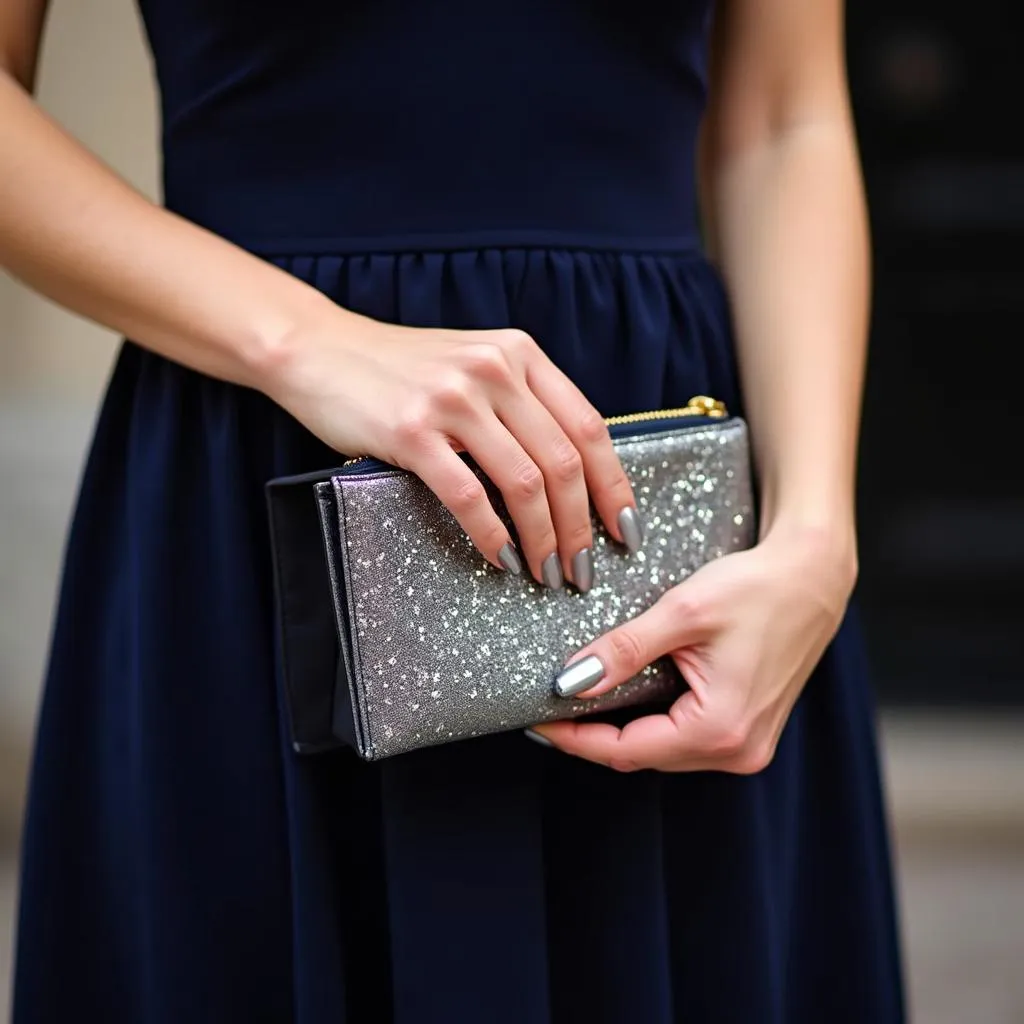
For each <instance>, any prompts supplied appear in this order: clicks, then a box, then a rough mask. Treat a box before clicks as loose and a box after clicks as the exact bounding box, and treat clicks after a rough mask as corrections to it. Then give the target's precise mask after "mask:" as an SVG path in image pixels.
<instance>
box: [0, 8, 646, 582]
mask: <svg viewBox="0 0 1024 1024" xmlns="http://www.w3.org/2000/svg"><path fill="white" fill-rule="evenodd" d="M45 7H46V0H4V2H3V3H2V4H0V195H2V196H3V202H2V203H0V266H4V267H5V268H6V269H7V270H9V271H10V272H11V273H12V274H14V275H15V276H17V277H19V278H21V279H22V280H23V281H25V282H26V283H27V284H29V285H30V286H31V287H34V288H35V289H36V290H37V291H39V292H41V293H43V294H44V295H46V296H48V297H49V298H51V299H53V300H55V301H56V302H59V303H61V304H62V305H64V306H66V307H68V308H69V309H72V310H74V311H75V312H77V313H80V314H82V315H84V316H88V317H91V318H92V319H94V320H96V321H98V322H99V323H102V324H105V325H106V326H108V327H111V328H113V329H114V330H116V331H118V332H120V333H122V334H125V335H127V336H128V337H130V338H132V339H133V340H135V341H136V342H137V343H138V344H140V345H143V346H145V347H147V348H149V349H151V350H152V351H154V352H157V353H159V354H161V355H164V356H166V357H168V358H169V359H173V360H175V361H176V362H179V363H182V364H184V365H186V366H190V367H192V368H194V369H196V370H200V371H201V372H203V373H206V374H209V375H211V376H214V377H220V378H222V379H224V380H227V381H231V382H234V383H237V384H242V385H245V386H248V387H252V388H256V389H258V390H260V391H263V392H264V393H265V394H267V395H268V396H270V397H271V398H272V399H274V400H275V401H276V402H277V403H278V404H279V405H281V406H282V407H284V408H285V409H287V410H288V411H289V412H290V413H291V414H292V415H294V416H295V418H296V419H297V420H299V422H301V423H302V424H303V425H304V426H306V427H307V428H308V429H309V430H311V431H312V432H313V433H314V434H316V435H317V436H318V437H319V438H320V439H321V440H323V441H325V442H326V443H327V444H329V445H330V446H331V447H333V448H335V449H336V450H337V451H339V452H343V453H346V454H348V455H373V456H376V457H378V458H381V459H384V460H385V461H387V462H390V463H392V464H394V465H397V466H401V467H403V468H405V469H408V470H411V471H412V472H414V473H416V474H417V475H418V476H420V477H421V478H422V479H423V480H424V481H425V482H426V484H427V485H428V486H429V487H430V488H431V489H432V490H433V491H434V492H435V494H437V496H438V497H439V498H440V500H441V501H442V502H443V503H444V504H445V505H446V506H447V507H448V508H449V509H450V510H451V511H452V513H453V514H454V515H455V517H456V518H457V519H458V521H459V522H460V523H461V525H462V526H463V527H464V528H465V530H466V533H467V534H468V535H469V537H470V538H471V539H472V541H473V542H474V544H476V546H477V547H478V548H479V549H480V551H481V552H482V553H483V554H484V555H485V557H487V558H488V559H489V560H490V561H491V563H492V564H494V565H496V566H499V567H500V562H499V560H498V553H499V551H500V550H501V549H502V547H503V546H504V545H505V544H506V543H507V542H509V541H510V537H509V534H508V531H507V529H506V527H505V526H504V524H503V523H502V522H501V520H500V519H499V518H498V515H497V513H496V512H495V510H494V509H493V508H492V507H491V505H490V503H489V502H488V500H487V497H486V494H485V492H484V489H483V487H482V485H481V484H480V482H479V480H478V479H477V477H476V476H475V475H474V474H473V473H472V472H471V471H470V469H469V468H468V467H467V466H466V464H465V463H464V462H463V460H462V459H460V458H459V457H458V455H457V454H456V452H457V451H467V452H469V454H470V455H472V456H473V457H474V458H475V459H476V461H477V462H478V463H479V464H480V466H481V467H482V468H483V469H484V471H485V472H486V473H487V475H488V476H489V477H490V479H491V480H492V481H493V482H494V483H495V484H496V485H497V486H498V488H499V489H500V491H501V493H502V497H503V499H504V501H505V504H506V506H507V507H508V510H509V512H510V513H511V516H512V519H513V521H514V523H515V525H516V530H517V533H518V536H519V540H520V543H521V545H522V548H523V553H524V554H525V556H526V561H527V564H528V566H529V569H530V571H531V572H532V573H533V575H534V577H535V578H537V579H538V580H540V579H542V572H541V566H542V563H543V561H544V559H545V558H547V557H548V556H549V555H550V554H551V553H552V552H555V551H557V552H558V554H559V560H560V562H561V565H562V571H563V573H564V575H565V577H566V579H572V558H573V556H574V555H575V554H577V553H578V552H579V551H581V550H582V549H584V548H589V547H590V546H591V544H592V531H591V520H590V502H591V501H592V502H593V504H594V507H595V508H596V510H597V512H598V515H599V516H600V517H601V519H602V521H603V522H604V524H605V526H606V527H607V529H608V531H609V533H610V534H611V535H612V536H613V537H615V538H616V539H618V540H621V539H622V537H621V533H620V530H619V526H618V516H619V513H620V512H621V511H622V509H623V508H625V507H626V506H635V501H634V498H633V493H632V489H631V487H630V484H629V481H628V480H627V479H626V476H625V473H624V472H623V469H622V466H621V464H620V463H619V460H618V457H617V456H616V454H615V451H614V449H613V448H612V444H611V439H610V437H609V435H608V430H607V428H606V427H605V424H604V421H603V419H602V418H601V416H600V415H599V413H598V412H597V410H596V409H594V407H593V406H592V405H591V404H590V403H589V402H588V401H587V400H586V398H584V396H583V394H582V393H581V392H580V390H579V389H578V388H577V387H576V386H575V385H574V384H573V383H572V381H570V380H569V379H568V378H567V377H566V376H565V375H564V374H563V373H562V372H561V371H560V370H559V369H557V367H555V365H554V364H553V363H552V362H551V360H550V359H548V357H547V356H546V355H545V354H544V353H543V352H542V351H541V349H540V348H539V346H538V345H537V344H536V342H535V341H534V340H533V339H532V338H530V337H529V336H528V335H527V334H525V333H524V332H522V331H519V330H491V331H449V330H424V329H417V328H409V327H401V326H396V325H394V324H385V323H380V322H378V321H375V320H371V319H368V318H367V317H363V316H358V315H356V314H355V313H352V312H350V311H348V310H345V309H342V308H341V307H339V306H337V305H335V304H334V303H332V302H331V301H330V300H328V299H327V298H326V297H325V296H323V295H322V294H320V293H319V292H317V291H316V290H315V289H313V288H312V287H310V286H309V285H307V284H305V283H303V282H301V281H298V280H297V279H295V278H293V277H291V276H290V275H288V274H286V273H285V272H284V271H282V270H279V269H277V268H275V267H273V266H270V265H269V264H267V263H265V262H264V261H262V260H260V259H258V258H256V257H255V256H253V255H251V254H249V253H246V252H245V251H243V250H242V249H240V248H238V247H236V246H234V245H232V244H230V243H229V242H227V241H225V240H223V239H221V238H218V237H216V236H215V235H213V234H211V233H210V232H207V231H205V230H203V229H201V228H199V227H197V226H196V225H194V224H191V223H189V222H187V221H185V220H183V219H182V218H180V217H177V216H175V215H174V214H172V213H170V212H168V211H166V210H163V209H161V208H160V207H158V206H156V205H154V204H153V203H151V202H150V201H149V200H147V199H145V198H144V197H143V196H141V195H140V194H139V193H137V192H136V191H134V190H133V189H132V188H131V187H130V186H129V185H128V184H127V183H125V182H124V181H122V180H121V179H120V178H119V177H117V175H115V174H114V172H113V171H111V170H110V168H108V167H106V166H104V165H103V164H102V163H101V162H100V161H99V160H97V159H96V158H95V157H94V156H93V155H92V154H90V153H89V152H88V151H87V150H85V149H84V148H83V147H82V146H81V145H79V144H78V143H77V142H76V141H75V140H74V139H72V138H71V137H70V136H68V135H67V134H66V133H65V132H64V131H63V130H62V129H61V128H60V127H59V126H58V125H57V124H55V123H54V122H53V121H52V120H50V119H49V118H48V117H47V116H46V115H45V114H44V113H43V112H42V111H41V110H40V109H39V107H38V106H36V105H35V104H34V103H33V102H32V100H31V97H30V91H31V86H32V82H33V77H34V74H35V68H36V61H37V57H38V51H39V43H40V35H41V30H42V24H43V19H44V14H45Z"/></svg>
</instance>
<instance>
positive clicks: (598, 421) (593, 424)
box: [579, 406, 608, 444]
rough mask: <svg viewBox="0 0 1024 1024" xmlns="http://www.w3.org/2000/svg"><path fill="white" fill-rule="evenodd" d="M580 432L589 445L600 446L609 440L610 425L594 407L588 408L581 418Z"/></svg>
mask: <svg viewBox="0 0 1024 1024" xmlns="http://www.w3.org/2000/svg"><path fill="white" fill-rule="evenodd" d="M579 432H580V437H581V438H582V439H583V440H584V441H585V442H586V443H587V444H600V443H601V442H602V441H605V440H607V439H608V424H607V423H605V421H604V418H603V417H602V416H601V414H600V413H599V412H598V411H597V410H596V409H595V408H594V407H593V406H588V407H587V409H586V411H585V412H584V413H583V415H582V416H581V417H580V423H579Z"/></svg>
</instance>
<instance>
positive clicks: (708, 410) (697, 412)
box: [342, 395, 729, 466]
mask: <svg viewBox="0 0 1024 1024" xmlns="http://www.w3.org/2000/svg"><path fill="white" fill-rule="evenodd" d="M728 415H729V413H728V410H727V409H726V408H725V402H720V401H718V399H717V398H709V397H708V396H707V395H694V396H693V398H691V399H690V400H689V401H688V402H687V403H686V405H683V406H680V407H679V408H678V409H655V410H652V411H651V412H630V413H626V414H625V415H623V416H609V417H608V418H607V419H605V423H606V424H607V425H608V426H609V427H621V426H625V425H626V424H629V423H647V422H649V421H652V420H675V419H680V418H682V417H684V416H707V417H708V418H709V419H713V420H720V419H722V418H723V417H724V416H728ZM371 458H372V456H370V455H359V456H357V457H356V458H354V459H348V460H346V461H345V462H343V463H342V466H355V465H357V464H358V463H360V462H367V461H369V459H371Z"/></svg>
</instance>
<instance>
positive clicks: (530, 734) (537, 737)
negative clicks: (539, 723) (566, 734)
mask: <svg viewBox="0 0 1024 1024" xmlns="http://www.w3.org/2000/svg"><path fill="white" fill-rule="evenodd" d="M523 735H524V736H525V737H526V738H527V739H531V740H533V742H534V743H539V744H540V745H541V746H542V747H554V743H552V742H551V740H549V739H548V738H547V736H541V734H540V733H539V732H534V731H533V730H532V729H524V730H523Z"/></svg>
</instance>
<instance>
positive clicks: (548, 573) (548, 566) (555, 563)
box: [540, 551, 565, 590]
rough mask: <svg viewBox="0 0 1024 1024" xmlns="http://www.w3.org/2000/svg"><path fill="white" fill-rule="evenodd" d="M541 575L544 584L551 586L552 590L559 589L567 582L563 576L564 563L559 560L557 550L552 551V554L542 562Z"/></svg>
mask: <svg viewBox="0 0 1024 1024" xmlns="http://www.w3.org/2000/svg"><path fill="white" fill-rule="evenodd" d="M540 575H541V579H543V581H544V586H545V587H550V588H551V589H552V590H558V588H559V587H560V586H561V585H562V584H563V583H564V582H565V580H564V578H563V577H562V563H561V562H559V560H558V552H557V551H552V552H551V554H550V555H548V557H547V558H545V559H544V561H543V562H541V565H540Z"/></svg>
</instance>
